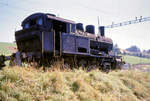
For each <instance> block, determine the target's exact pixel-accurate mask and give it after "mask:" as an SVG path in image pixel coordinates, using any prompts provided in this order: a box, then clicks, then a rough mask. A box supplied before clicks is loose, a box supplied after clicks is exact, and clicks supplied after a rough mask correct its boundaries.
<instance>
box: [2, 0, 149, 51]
mask: <svg viewBox="0 0 150 101" xmlns="http://www.w3.org/2000/svg"><path fill="white" fill-rule="evenodd" d="M149 4H150V0H0V42H14V41H15V37H14V32H15V30H20V29H21V22H22V21H23V20H24V19H25V18H26V17H27V16H29V15H31V14H33V13H37V12H43V13H52V14H56V15H57V16H59V17H62V18H65V19H70V20H73V21H75V22H77V23H78V22H81V23H83V24H84V26H86V25H88V24H93V25H95V28H97V27H98V20H97V17H98V16H99V21H100V26H107V25H111V24H112V22H114V23H120V22H124V21H128V20H134V19H135V17H138V18H140V16H142V17H149V16H150V6H149ZM149 26H150V21H147V22H142V23H138V24H132V25H128V26H123V27H117V28H107V29H105V35H106V37H109V38H111V39H112V40H113V42H114V44H116V43H117V44H118V46H119V47H120V48H122V49H126V48H128V47H130V46H131V45H136V46H138V47H139V48H140V49H141V50H143V49H146V50H147V49H150V45H149V43H150V27H149Z"/></svg>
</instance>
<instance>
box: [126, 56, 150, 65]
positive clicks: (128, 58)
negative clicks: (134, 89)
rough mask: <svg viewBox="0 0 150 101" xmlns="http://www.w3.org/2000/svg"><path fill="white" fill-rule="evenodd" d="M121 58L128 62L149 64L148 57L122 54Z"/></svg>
mask: <svg viewBox="0 0 150 101" xmlns="http://www.w3.org/2000/svg"><path fill="white" fill-rule="evenodd" d="M123 60H124V61H126V62H127V63H130V64H150V59H147V58H140V57H136V56H129V55H124V56H123Z"/></svg>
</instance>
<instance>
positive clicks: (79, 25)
mask: <svg viewBox="0 0 150 101" xmlns="http://www.w3.org/2000/svg"><path fill="white" fill-rule="evenodd" d="M76 29H78V30H81V31H84V28H83V24H82V23H77V24H76Z"/></svg>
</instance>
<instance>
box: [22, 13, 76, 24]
mask: <svg viewBox="0 0 150 101" xmlns="http://www.w3.org/2000/svg"><path fill="white" fill-rule="evenodd" d="M40 17H43V18H49V19H52V20H57V21H61V22H66V23H71V24H75V22H74V21H72V20H68V19H64V18H61V17H56V16H55V15H54V14H49V13H34V14H32V15H30V16H28V17H26V18H25V19H24V20H23V22H22V25H24V24H25V23H26V22H29V21H30V20H32V19H34V18H40Z"/></svg>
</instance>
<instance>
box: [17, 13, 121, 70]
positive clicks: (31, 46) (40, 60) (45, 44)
mask: <svg viewBox="0 0 150 101" xmlns="http://www.w3.org/2000/svg"><path fill="white" fill-rule="evenodd" d="M21 26H22V29H21V30H19V31H16V32H15V39H16V44H17V48H18V52H19V54H20V57H19V59H20V60H21V61H23V62H36V63H37V64H38V65H40V66H41V65H45V66H50V65H51V64H52V61H55V60H58V59H59V60H61V61H63V62H64V67H67V68H72V67H80V66H82V67H85V68H87V69H92V68H101V69H103V70H106V69H115V68H120V66H121V64H122V59H121V57H119V56H114V55H113V54H112V49H113V41H112V40H111V39H110V38H107V37H105V27H104V26H99V28H98V30H99V32H100V33H99V34H98V35H96V34H95V26H94V25H87V26H86V27H85V28H84V27H83V24H82V23H76V22H74V21H71V20H68V19H64V18H61V17H57V16H56V15H54V14H45V13H35V14H32V15H30V16H28V17H27V18H25V19H24V20H23V22H22V24H21Z"/></svg>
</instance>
